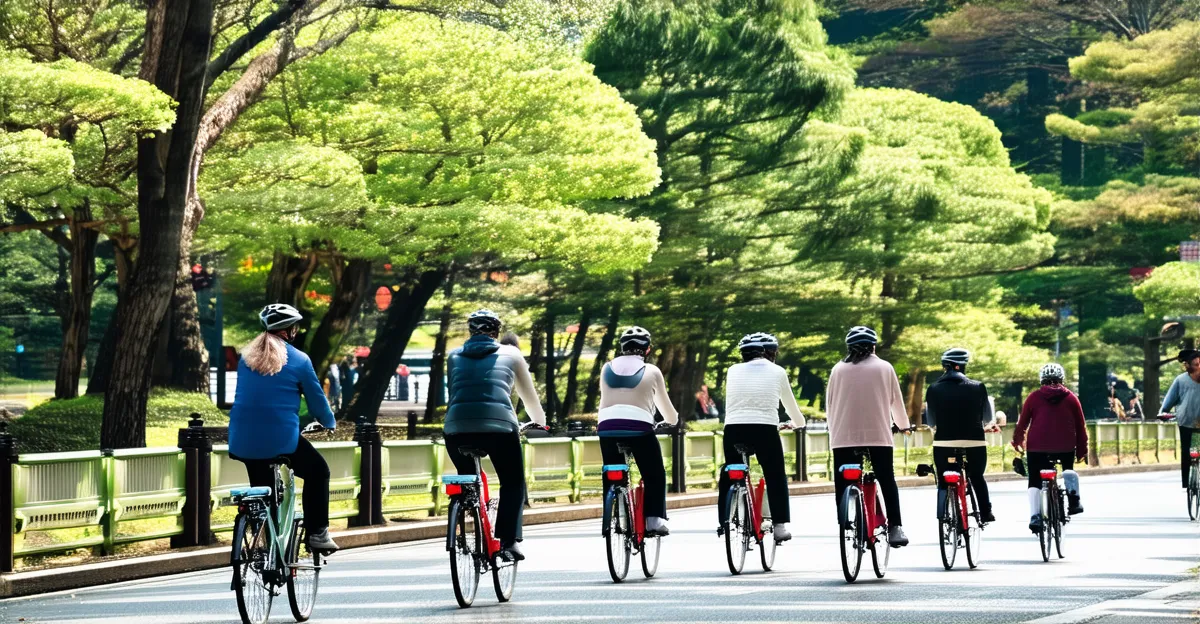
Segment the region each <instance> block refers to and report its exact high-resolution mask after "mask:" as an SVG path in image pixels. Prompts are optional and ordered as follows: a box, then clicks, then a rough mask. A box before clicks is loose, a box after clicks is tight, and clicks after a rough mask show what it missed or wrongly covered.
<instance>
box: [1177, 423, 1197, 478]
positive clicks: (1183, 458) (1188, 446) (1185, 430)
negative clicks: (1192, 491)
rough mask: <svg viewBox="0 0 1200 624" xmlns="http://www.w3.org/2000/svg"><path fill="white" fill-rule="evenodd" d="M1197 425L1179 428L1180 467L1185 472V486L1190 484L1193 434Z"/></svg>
mask: <svg viewBox="0 0 1200 624" xmlns="http://www.w3.org/2000/svg"><path fill="white" fill-rule="evenodd" d="M1196 431H1197V429H1196V428H1195V427H1180V428H1179V451H1178V453H1179V468H1180V472H1181V473H1182V474H1183V487H1187V486H1188V471H1189V470H1191V468H1192V434H1193V433H1196Z"/></svg>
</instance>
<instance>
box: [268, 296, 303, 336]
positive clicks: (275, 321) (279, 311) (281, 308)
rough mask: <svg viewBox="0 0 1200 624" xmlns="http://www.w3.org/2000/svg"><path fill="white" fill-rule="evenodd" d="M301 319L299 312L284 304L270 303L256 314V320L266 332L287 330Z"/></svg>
mask: <svg viewBox="0 0 1200 624" xmlns="http://www.w3.org/2000/svg"><path fill="white" fill-rule="evenodd" d="M303 319H304V316H303V315H302V314H300V311H299V310H297V309H296V308H293V307H292V306H290V305H288V304H286V303H272V304H271V305H269V306H267V307H265V308H263V309H262V312H259V313H258V320H259V321H261V322H262V326H263V327H264V328H265V329H266V330H267V331H275V330H279V329H287V328H289V327H291V326H292V325H295V324H296V323H299V322H300V321H301V320H303Z"/></svg>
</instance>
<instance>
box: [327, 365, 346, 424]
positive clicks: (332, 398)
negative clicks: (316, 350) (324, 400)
mask: <svg viewBox="0 0 1200 624" xmlns="http://www.w3.org/2000/svg"><path fill="white" fill-rule="evenodd" d="M325 384H326V386H327V390H328V393H329V406H330V407H331V408H333V411H335V412H336V411H338V410H339V409H341V407H342V371H341V370H339V369H338V365H337V364H335V363H333V362H330V363H329V370H327V371H325Z"/></svg>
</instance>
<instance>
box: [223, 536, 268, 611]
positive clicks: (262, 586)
mask: <svg viewBox="0 0 1200 624" xmlns="http://www.w3.org/2000/svg"><path fill="white" fill-rule="evenodd" d="M265 521H266V518H265V517H262V518H255V517H251V516H247V515H244V514H239V515H238V517H237V520H236V521H235V522H234V526H233V549H232V551H231V555H230V563H231V564H232V567H233V590H234V594H235V595H236V596H237V607H238V615H239V616H241V618H242V622H243V623H244V624H263V623H264V622H266V621H267V619H269V618H270V617H271V603H272V601H274V599H275V592H274V590H273V588H272V587H271V585H272V584H271V583H270V582H269V581H267V580H266V578H265V575H264V570H263V566H264V565H265V563H266V562H267V561H269V558H270V557H271V555H272V553H271V552H270V548H269V545H268V544H267V542H268V541H269V538H266V536H264V535H263V532H264V529H265V526H264V525H263V522H265ZM256 566H257V568H256Z"/></svg>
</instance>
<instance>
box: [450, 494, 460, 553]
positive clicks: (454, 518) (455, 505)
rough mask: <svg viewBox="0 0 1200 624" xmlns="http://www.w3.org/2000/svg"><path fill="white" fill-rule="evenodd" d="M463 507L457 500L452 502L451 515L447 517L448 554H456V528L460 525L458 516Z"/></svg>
mask: <svg viewBox="0 0 1200 624" xmlns="http://www.w3.org/2000/svg"><path fill="white" fill-rule="evenodd" d="M461 507H462V505H461V504H460V502H459V501H457V500H452V501H450V513H449V514H447V517H446V522H447V524H446V552H454V526H455V525H456V524H458V514H459V512H460V511H461Z"/></svg>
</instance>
